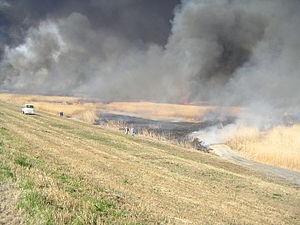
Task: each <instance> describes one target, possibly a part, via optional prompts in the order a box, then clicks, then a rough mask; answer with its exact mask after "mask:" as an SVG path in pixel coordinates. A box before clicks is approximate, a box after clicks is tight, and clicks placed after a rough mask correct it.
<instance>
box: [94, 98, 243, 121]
mask: <svg viewBox="0 0 300 225" xmlns="http://www.w3.org/2000/svg"><path fill="white" fill-rule="evenodd" d="M100 109H102V110H104V111H109V112H116V113H120V114H129V115H143V117H144V118H150V119H166V120H181V121H194V120H201V117H202V116H204V115H205V114H207V113H209V112H212V111H223V112H227V113H228V114H229V115H233V116H234V115H236V114H237V113H238V112H239V110H240V109H239V108H238V107H217V106H209V105H203V106H201V105H179V104H163V103H153V102H112V103H110V104H107V105H102V106H100Z"/></svg>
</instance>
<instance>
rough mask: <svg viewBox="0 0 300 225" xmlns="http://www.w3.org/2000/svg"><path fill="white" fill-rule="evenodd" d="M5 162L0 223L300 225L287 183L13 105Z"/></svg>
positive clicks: (296, 196)
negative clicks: (29, 113) (26, 112)
mask: <svg viewBox="0 0 300 225" xmlns="http://www.w3.org/2000/svg"><path fill="white" fill-rule="evenodd" d="M0 163H1V164H0V179H1V180H0V181H1V185H0V186H1V188H0V189H1V190H2V189H3V190H5V192H7V193H14V194H10V195H5V192H0V196H1V199H2V198H4V195H5V196H6V197H5V199H6V200H5V202H6V204H7V205H6V206H5V208H4V209H3V210H2V208H3V207H4V206H2V205H3V204H1V211H0V213H1V214H0V218H1V219H0V224H1V223H2V221H10V222H7V224H18V223H19V222H20V221H24V223H25V224H300V208H299V205H300V193H299V189H297V188H295V186H294V185H293V184H289V183H287V182H286V181H285V180H283V179H280V178H277V177H274V176H270V175H266V174H264V173H263V172H261V171H259V170H254V169H252V168H250V167H246V166H242V165H236V164H233V163H231V162H227V161H224V160H222V159H220V158H219V157H217V156H214V155H211V154H205V153H202V152H199V151H196V150H193V149H187V148H182V147H179V146H175V145H171V144H168V143H164V142H158V141H155V140H152V139H147V138H145V137H131V136H127V135H124V134H121V133H119V132H118V131H114V130H109V129H103V128H101V127H98V126H93V125H89V124H86V123H83V122H79V121H75V120H72V119H66V118H61V117H58V116H55V115H52V114H48V113H44V112H38V115H35V116H25V115H22V114H21V113H20V108H19V107H16V106H14V105H10V104H7V103H3V102H0ZM9 196H11V197H9ZM8 198H10V200H8ZM16 198H17V199H16ZM12 210H14V211H15V213H18V214H16V215H19V216H18V219H17V220H16V221H15V222H14V221H11V220H9V218H10V216H11V215H12ZM3 224H6V223H3Z"/></svg>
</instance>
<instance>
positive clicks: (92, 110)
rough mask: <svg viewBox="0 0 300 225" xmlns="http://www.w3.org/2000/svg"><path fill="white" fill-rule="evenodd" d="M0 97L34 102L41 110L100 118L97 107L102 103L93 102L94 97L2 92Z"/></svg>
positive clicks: (78, 117)
mask: <svg viewBox="0 0 300 225" xmlns="http://www.w3.org/2000/svg"><path fill="white" fill-rule="evenodd" d="M0 99H1V100H2V101H5V102H9V103H13V104H17V105H20V106H21V105H24V104H25V103H32V104H34V105H35V108H36V110H41V111H45V112H49V113H53V114H58V113H59V112H64V114H65V115H67V116H70V117H73V118H76V119H79V120H82V121H85V122H88V123H93V122H94V121H95V120H97V119H99V118H98V116H97V107H98V106H100V105H101V103H91V102H88V101H93V100H94V99H86V98H78V97H64V96H43V95H21V94H8V93H1V94H0Z"/></svg>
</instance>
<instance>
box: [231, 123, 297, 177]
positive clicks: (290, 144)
mask: <svg viewBox="0 0 300 225" xmlns="http://www.w3.org/2000/svg"><path fill="white" fill-rule="evenodd" d="M299 134H300V125H299V124H298V125H293V126H291V127H284V126H277V127H274V128H273V129H271V130H269V131H265V132H261V131H259V130H258V129H257V128H253V127H242V128H240V129H239V130H237V131H236V132H235V133H234V134H233V136H232V138H231V139H230V140H229V141H228V145H229V146H230V147H232V148H233V149H235V150H238V151H240V152H242V153H244V154H245V156H246V157H247V158H250V159H252V160H255V161H260V162H263V163H267V164H270V165H275V166H280V167H285V168H288V169H292V170H297V171H300V138H299Z"/></svg>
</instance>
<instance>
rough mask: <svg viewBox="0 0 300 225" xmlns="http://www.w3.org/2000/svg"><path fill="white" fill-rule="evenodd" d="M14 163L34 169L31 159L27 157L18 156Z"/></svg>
mask: <svg viewBox="0 0 300 225" xmlns="http://www.w3.org/2000/svg"><path fill="white" fill-rule="evenodd" d="M14 162H15V163H16V164H18V165H20V166H23V167H28V168H32V167H33V164H32V163H31V162H30V161H29V159H28V158H27V157H25V156H17V157H16V158H15V160H14Z"/></svg>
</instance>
